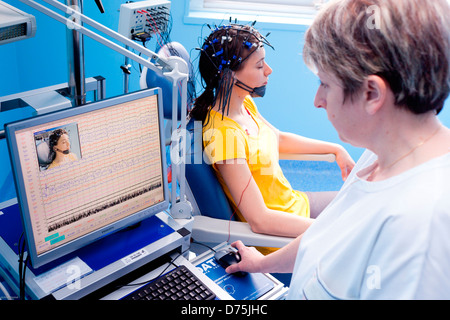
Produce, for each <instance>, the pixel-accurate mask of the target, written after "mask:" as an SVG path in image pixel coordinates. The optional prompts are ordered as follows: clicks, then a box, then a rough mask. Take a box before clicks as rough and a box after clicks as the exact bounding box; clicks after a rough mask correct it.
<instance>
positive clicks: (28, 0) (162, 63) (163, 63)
mask: <svg viewBox="0 0 450 320" xmlns="http://www.w3.org/2000/svg"><path fill="white" fill-rule="evenodd" d="M20 1H21V2H23V3H25V4H27V5H28V6H30V7H32V8H34V9H36V10H38V11H40V12H42V13H44V14H46V15H48V16H49V17H51V18H53V19H55V20H57V21H59V22H61V23H63V24H65V25H66V26H70V28H73V29H76V30H77V31H78V32H80V33H82V34H84V35H86V36H88V37H90V38H92V39H94V40H96V41H98V42H100V43H102V44H104V45H105V46H107V47H109V48H111V49H113V50H114V51H117V52H119V53H120V54H123V55H125V56H127V57H129V58H130V59H133V60H134V61H136V62H138V63H140V64H142V65H144V66H146V67H147V68H149V69H150V70H153V71H155V72H161V68H163V69H164V70H166V71H171V70H172V69H173V67H172V66H171V64H169V63H168V59H167V58H165V57H160V56H158V55H157V54H156V53H155V52H153V51H151V50H149V49H147V48H145V47H144V46H142V45H139V44H137V43H136V42H134V41H132V40H130V39H128V38H126V37H124V36H123V35H121V34H120V33H118V32H115V31H113V30H111V29H109V28H107V27H105V26H103V25H102V24H100V23H98V22H96V21H94V20H92V19H91V18H89V17H87V16H85V15H84V14H82V13H80V12H79V11H77V10H76V9H74V8H71V7H68V6H66V5H64V4H62V3H60V2H58V1H56V0H43V1H44V2H46V3H48V4H50V5H52V6H54V7H55V8H57V9H59V10H61V11H63V12H64V13H65V14H68V15H75V16H76V17H77V18H79V21H80V22H83V23H85V24H88V25H90V26H91V27H93V28H95V29H97V30H98V31H101V32H103V33H104V34H106V35H108V36H110V37H111V38H113V39H115V40H116V41H118V42H121V43H122V44H124V45H127V46H128V47H130V48H133V49H135V50H136V51H138V52H141V53H142V54H144V55H146V56H147V57H149V58H151V59H152V60H153V61H155V63H152V62H150V61H148V60H147V59H144V58H142V57H140V56H139V55H137V54H135V53H134V52H131V51H129V50H126V49H124V48H123V47H121V46H119V45H118V44H116V43H114V42H112V41H110V40H108V39H106V38H104V37H102V36H100V35H98V34H97V33H95V32H93V31H91V30H89V29H87V28H85V27H84V26H82V25H81V24H78V23H77V22H73V21H71V20H70V19H68V18H66V17H65V16H63V15H61V14H58V13H56V12H54V11H52V10H51V9H49V8H47V7H45V6H43V5H41V4H39V3H37V2H36V1H34V0H20ZM181 60H182V61H183V63H184V64H185V65H186V68H183V70H186V78H188V77H189V72H188V67H187V63H186V62H185V61H184V60H183V59H181Z"/></svg>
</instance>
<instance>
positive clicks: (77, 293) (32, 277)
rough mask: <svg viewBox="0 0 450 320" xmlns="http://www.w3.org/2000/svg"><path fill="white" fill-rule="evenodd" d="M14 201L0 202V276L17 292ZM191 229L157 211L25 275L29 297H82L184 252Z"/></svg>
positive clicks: (18, 222) (17, 227)
mask: <svg viewBox="0 0 450 320" xmlns="http://www.w3.org/2000/svg"><path fill="white" fill-rule="evenodd" d="M22 232H23V230H22V223H21V219H20V209H19V205H18V203H17V200H16V199H12V200H10V201H7V202H5V203H2V204H0V275H1V276H3V278H5V280H6V281H7V282H8V285H9V286H10V287H11V288H13V290H15V291H17V295H19V292H18V288H19V272H18V269H19V263H18V255H19V250H18V247H19V246H18V241H19V238H20V236H21V234H22ZM190 236H191V234H190V232H189V231H188V230H187V229H186V228H184V227H183V226H181V225H180V224H179V223H178V222H176V221H175V220H173V219H171V218H170V216H169V215H168V214H166V213H165V212H161V213H159V214H157V215H155V216H152V217H150V218H148V219H145V220H143V221H142V222H141V223H140V224H139V225H138V226H136V227H135V228H128V229H124V230H122V231H118V232H116V233H114V234H111V235H109V236H107V237H105V238H103V239H101V240H98V241H96V242H94V243H92V244H90V245H88V246H86V247H84V248H82V249H79V250H77V251H75V252H73V253H71V254H69V255H67V256H64V257H62V258H60V259H58V260H56V261H54V262H52V263H49V264H48V265H45V266H42V267H39V268H37V269H34V268H32V267H30V266H29V267H28V268H27V271H26V274H25V277H26V278H25V279H26V281H25V283H26V290H25V291H26V297H27V298H29V299H37V300H40V299H56V300H63V299H81V298H83V297H88V296H89V295H94V294H95V292H96V291H98V290H101V289H102V288H104V287H106V286H107V285H108V284H111V283H112V282H117V281H118V279H120V278H122V277H127V275H129V274H130V273H132V272H136V271H137V270H139V269H141V268H145V266H146V265H148V264H149V263H151V262H154V261H156V260H158V259H160V258H161V257H164V256H165V255H166V256H169V255H170V254H173V253H174V252H179V253H180V254H182V253H184V252H185V251H187V250H188V248H189V244H190Z"/></svg>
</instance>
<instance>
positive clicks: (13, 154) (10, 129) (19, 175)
mask: <svg viewBox="0 0 450 320" xmlns="http://www.w3.org/2000/svg"><path fill="white" fill-rule="evenodd" d="M154 95H156V96H157V103H158V122H159V135H160V152H161V162H162V168H161V169H162V173H163V193H164V200H163V201H161V202H159V203H157V204H155V205H153V206H151V207H149V208H146V209H144V210H140V211H138V212H136V213H134V214H132V215H130V216H127V217H125V218H122V219H120V220H118V221H115V222H113V223H112V224H108V225H105V226H103V227H101V228H99V229H97V230H94V231H92V232H90V233H88V234H86V235H83V236H81V237H80V238H78V239H75V240H72V241H69V242H67V243H65V244H62V245H61V246H58V247H56V248H53V249H51V250H49V251H46V252H44V253H41V254H38V253H37V250H36V243H35V241H34V236H33V228H32V221H31V217H30V211H29V209H28V208H29V206H28V202H27V195H26V190H25V181H24V174H23V172H22V167H21V165H20V157H19V152H18V149H17V146H18V144H17V140H16V135H15V132H16V131H18V130H23V129H27V128H30V127H34V126H39V125H42V124H45V123H49V122H52V121H58V120H61V119H64V118H69V117H73V116H77V115H81V114H85V113H88V112H93V111H96V110H100V109H103V108H107V107H112V106H115V105H119V104H122V103H126V102H131V101H134V100H138V99H143V98H147V97H151V96H154ZM162 104H163V100H162V89H161V88H151V89H144V90H140V91H136V92H132V93H128V94H124V95H119V96H115V97H111V98H108V99H104V100H101V101H96V102H92V103H88V104H85V105H81V106H77V107H71V108H68V109H64V110H59V111H55V112H51V113H47V114H43V115H39V116H36V117H32V118H28V119H24V120H19V121H16V122H13V123H9V124H6V125H5V132H6V138H7V143H8V150H9V155H10V160H11V167H12V169H13V170H12V171H13V175H14V181H15V186H16V193H17V199H18V203H19V207H20V211H21V221H22V226H23V231H24V236H25V239H26V243H27V252H28V256H29V258H30V261H31V265H32V266H33V267H34V268H39V267H41V266H44V265H46V264H48V263H50V262H52V261H54V260H57V259H59V258H61V257H63V256H66V255H68V254H70V253H73V252H74V251H76V250H79V249H81V248H83V247H85V246H87V245H89V244H91V243H93V242H95V241H97V240H100V239H102V238H104V237H106V236H107V235H110V234H112V233H115V232H117V231H120V230H122V229H124V228H127V227H129V226H132V225H135V224H137V223H139V222H140V221H142V220H144V219H147V218H150V217H151V216H153V215H155V214H157V213H159V212H161V211H164V210H167V209H168V208H169V191H168V190H169V189H168V180H167V174H166V173H167V162H166V151H165V137H164V113H163V105H162Z"/></svg>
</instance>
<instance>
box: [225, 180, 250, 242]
mask: <svg viewBox="0 0 450 320" xmlns="http://www.w3.org/2000/svg"><path fill="white" fill-rule="evenodd" d="M252 178H253V176H252V175H251V174H250V179H248V182H247V185H246V186H245V188H244V190H243V191H242V193H241V197H240V199H239V203H238V204H237V206H236V208H235V209H234V211H233V213H232V214H231V216H230V220H229V221H228V240H227V243H230V237H231V219H232V218H233V216H234V214H235V213H236V211H237V210H238V208H239V206H240V205H241V202H242V198H243V197H244V193H245V191H246V190H247V188H248V186H249V185H250V181H252Z"/></svg>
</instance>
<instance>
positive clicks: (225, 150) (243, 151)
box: [203, 126, 248, 164]
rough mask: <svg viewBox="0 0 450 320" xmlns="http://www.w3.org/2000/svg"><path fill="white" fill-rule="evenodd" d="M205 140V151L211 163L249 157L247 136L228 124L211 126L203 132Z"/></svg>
mask: <svg viewBox="0 0 450 320" xmlns="http://www.w3.org/2000/svg"><path fill="white" fill-rule="evenodd" d="M203 141H204V143H205V149H204V152H205V155H206V156H207V158H208V160H209V161H210V164H214V163H217V162H222V161H225V160H230V159H247V149H248V148H247V143H246V137H245V136H244V134H243V133H242V132H241V130H239V129H236V128H232V127H228V126H222V127H220V128H211V129H208V130H205V131H204V132H203ZM205 160H206V159H205Z"/></svg>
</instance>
